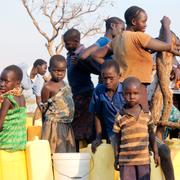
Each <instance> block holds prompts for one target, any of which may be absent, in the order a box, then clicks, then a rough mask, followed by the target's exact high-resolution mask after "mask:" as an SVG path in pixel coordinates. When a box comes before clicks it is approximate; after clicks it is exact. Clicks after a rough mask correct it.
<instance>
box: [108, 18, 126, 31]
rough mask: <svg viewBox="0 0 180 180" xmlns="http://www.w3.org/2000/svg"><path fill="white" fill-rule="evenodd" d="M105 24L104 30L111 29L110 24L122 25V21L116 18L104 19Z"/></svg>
mask: <svg viewBox="0 0 180 180" xmlns="http://www.w3.org/2000/svg"><path fill="white" fill-rule="evenodd" d="M105 22H106V30H108V29H111V24H112V23H114V24H117V23H119V22H120V23H123V24H124V21H123V20H122V19H120V18H118V17H110V18H108V19H106V20H105Z"/></svg>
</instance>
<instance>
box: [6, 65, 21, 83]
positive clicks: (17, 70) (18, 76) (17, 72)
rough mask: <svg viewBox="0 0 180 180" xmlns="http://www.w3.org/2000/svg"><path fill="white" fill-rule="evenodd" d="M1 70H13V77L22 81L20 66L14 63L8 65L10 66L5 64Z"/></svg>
mask: <svg viewBox="0 0 180 180" xmlns="http://www.w3.org/2000/svg"><path fill="white" fill-rule="evenodd" d="M3 71H13V72H14V74H15V78H16V79H17V80H18V81H20V82H21V81H22V78H23V72H22V70H21V68H20V67H18V66H16V65H10V66H7V67H6V68H5V69H4V70H3Z"/></svg>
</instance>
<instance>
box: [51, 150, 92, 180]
mask: <svg viewBox="0 0 180 180" xmlns="http://www.w3.org/2000/svg"><path fill="white" fill-rule="evenodd" d="M90 159H91V156H90V154H89V153H54V154H53V165H54V180H71V179H77V180H88V179H89V173H90Z"/></svg>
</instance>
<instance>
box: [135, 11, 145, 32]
mask: <svg viewBox="0 0 180 180" xmlns="http://www.w3.org/2000/svg"><path fill="white" fill-rule="evenodd" d="M146 22H147V14H146V13H145V12H143V11H141V12H140V13H139V15H138V17H136V18H134V19H133V20H132V24H133V25H134V30H135V31H141V32H145V31H146V27H147V24H146Z"/></svg>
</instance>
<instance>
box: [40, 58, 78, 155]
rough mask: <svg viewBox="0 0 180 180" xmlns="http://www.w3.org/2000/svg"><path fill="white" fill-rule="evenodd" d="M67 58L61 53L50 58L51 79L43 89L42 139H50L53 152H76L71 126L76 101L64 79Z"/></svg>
mask: <svg viewBox="0 0 180 180" xmlns="http://www.w3.org/2000/svg"><path fill="white" fill-rule="evenodd" d="M66 67H67V65H66V60H65V58H64V57H63V56H61V55H54V56H52V57H51V59H50V65H49V72H50V74H51V80H50V81H48V82H47V83H46V84H45V85H44V87H43V89H42V93H41V96H42V102H43V104H42V113H43V131H42V139H47V140H49V143H50V147H51V152H52V153H66V152H75V149H76V147H75V140H74V134H73V130H72V126H71V122H72V120H73V116H74V103H73V99H72V93H71V89H70V87H69V86H68V85H67V84H66V83H65V82H64V81H63V79H64V77H65V74H66Z"/></svg>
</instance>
